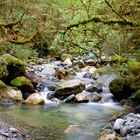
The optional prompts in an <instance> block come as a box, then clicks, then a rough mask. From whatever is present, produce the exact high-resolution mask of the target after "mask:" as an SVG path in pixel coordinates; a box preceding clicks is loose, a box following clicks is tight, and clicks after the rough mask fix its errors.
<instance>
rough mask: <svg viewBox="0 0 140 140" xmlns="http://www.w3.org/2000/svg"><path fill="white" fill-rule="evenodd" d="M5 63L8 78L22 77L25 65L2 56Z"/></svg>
mask: <svg viewBox="0 0 140 140" xmlns="http://www.w3.org/2000/svg"><path fill="white" fill-rule="evenodd" d="M2 57H3V59H4V60H5V61H6V63H7V70H8V73H9V75H8V77H9V79H13V78H15V77H17V76H20V75H24V72H25V66H26V63H25V62H23V61H21V60H20V59H18V58H16V57H14V56H12V55H10V54H5V55H3V56H2Z"/></svg>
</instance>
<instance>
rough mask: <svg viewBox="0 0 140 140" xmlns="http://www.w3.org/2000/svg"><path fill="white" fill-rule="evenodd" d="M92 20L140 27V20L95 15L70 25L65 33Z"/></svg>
mask: <svg viewBox="0 0 140 140" xmlns="http://www.w3.org/2000/svg"><path fill="white" fill-rule="evenodd" d="M91 22H95V23H103V24H108V25H111V24H116V23H118V24H120V25H130V26H133V27H138V26H140V22H138V21H133V20H129V19H124V18H123V19H104V18H103V17H101V16H94V17H92V18H91V19H88V20H83V21H80V22H78V23H75V24H72V25H69V26H68V27H67V28H66V30H65V32H64V34H65V33H66V32H67V31H68V30H70V29H72V28H74V27H79V26H81V25H85V24H88V23H91Z"/></svg>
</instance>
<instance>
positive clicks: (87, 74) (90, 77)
mask: <svg viewBox="0 0 140 140" xmlns="http://www.w3.org/2000/svg"><path fill="white" fill-rule="evenodd" d="M83 78H89V79H92V78H93V76H92V73H89V72H88V73H85V74H84V75H83Z"/></svg>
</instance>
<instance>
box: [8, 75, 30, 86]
mask: <svg viewBox="0 0 140 140" xmlns="http://www.w3.org/2000/svg"><path fill="white" fill-rule="evenodd" d="M10 83H11V85H13V86H16V87H21V86H24V85H28V86H30V87H33V85H32V83H31V81H30V80H29V79H27V78H26V77H24V76H19V77H17V78H15V79H13V80H12V81H11V82H10Z"/></svg>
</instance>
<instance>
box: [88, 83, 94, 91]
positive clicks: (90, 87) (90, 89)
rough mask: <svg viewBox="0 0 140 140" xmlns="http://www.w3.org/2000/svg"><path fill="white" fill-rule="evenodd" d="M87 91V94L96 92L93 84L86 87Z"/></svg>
mask: <svg viewBox="0 0 140 140" xmlns="http://www.w3.org/2000/svg"><path fill="white" fill-rule="evenodd" d="M86 91H87V92H94V91H95V87H94V85H93V84H88V85H86Z"/></svg>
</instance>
